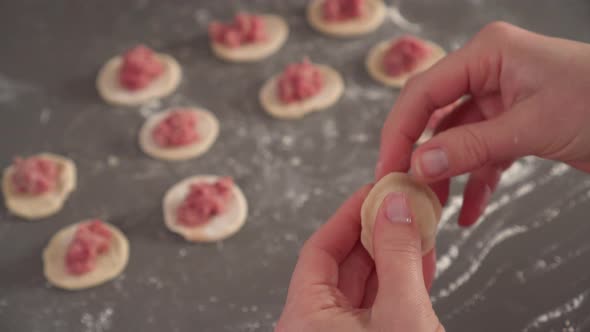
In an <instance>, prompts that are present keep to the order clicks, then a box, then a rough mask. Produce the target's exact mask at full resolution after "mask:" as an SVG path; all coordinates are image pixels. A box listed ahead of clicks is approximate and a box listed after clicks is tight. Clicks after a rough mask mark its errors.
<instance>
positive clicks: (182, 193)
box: [163, 175, 248, 242]
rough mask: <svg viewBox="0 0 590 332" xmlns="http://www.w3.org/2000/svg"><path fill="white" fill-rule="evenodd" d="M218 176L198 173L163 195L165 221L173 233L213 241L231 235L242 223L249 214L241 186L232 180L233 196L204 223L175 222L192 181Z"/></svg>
mask: <svg viewBox="0 0 590 332" xmlns="http://www.w3.org/2000/svg"><path fill="white" fill-rule="evenodd" d="M218 179H219V177H218V176H213V175H198V176H193V177H190V178H187V179H184V180H182V181H181V182H179V183H177V184H175V185H174V186H173V187H172V188H170V189H169V190H168V191H167V192H166V195H164V202H163V209H164V223H165V224H166V227H168V229H169V230H170V231H172V232H174V233H178V234H179V235H181V236H182V237H184V238H185V239H186V240H187V241H190V242H215V241H220V240H223V239H225V238H228V237H230V236H232V235H234V234H235V233H236V232H237V231H239V230H240V228H242V226H244V223H245V222H246V216H247V215H248V203H247V202H246V198H245V197H244V194H243V193H242V190H241V189H240V188H239V187H238V186H237V185H236V184H235V183H234V184H233V186H232V191H233V192H232V198H231V200H230V201H229V202H228V205H227V210H226V211H225V212H223V213H222V214H219V215H217V216H215V217H213V218H211V220H209V221H208V222H207V223H206V224H204V225H203V226H196V227H185V226H183V225H181V224H179V223H178V222H177V218H176V211H177V210H178V207H179V206H180V204H182V202H183V201H184V199H185V197H186V196H187V195H188V193H189V191H190V186H191V184H193V183H199V182H201V183H202V182H206V183H213V182H215V181H217V180H218Z"/></svg>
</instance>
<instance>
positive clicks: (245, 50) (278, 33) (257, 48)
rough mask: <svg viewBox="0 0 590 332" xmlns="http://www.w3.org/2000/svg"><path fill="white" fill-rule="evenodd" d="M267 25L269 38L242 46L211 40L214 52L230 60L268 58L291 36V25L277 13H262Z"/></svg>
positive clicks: (242, 60)
mask: <svg viewBox="0 0 590 332" xmlns="http://www.w3.org/2000/svg"><path fill="white" fill-rule="evenodd" d="M260 16H261V17H262V19H263V20H264V23H265V26H266V34H267V38H268V39H267V40H265V41H263V42H258V43H252V44H245V45H242V46H240V47H227V46H224V45H223V44H220V43H216V42H214V41H213V40H211V49H212V50H213V53H214V54H215V55H216V56H218V57H219V58H221V59H224V60H226V61H230V62H254V61H259V60H262V59H264V58H267V57H269V56H271V55H272V54H274V53H275V52H277V51H278V50H279V49H280V48H281V47H282V46H283V44H285V41H287V37H288V36H289V26H288V25H287V22H285V20H284V19H283V18H282V17H280V16H277V15H260Z"/></svg>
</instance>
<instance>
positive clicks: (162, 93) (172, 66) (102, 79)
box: [96, 53, 182, 106]
mask: <svg viewBox="0 0 590 332" xmlns="http://www.w3.org/2000/svg"><path fill="white" fill-rule="evenodd" d="M156 56H157V57H158V59H159V60H160V61H161V62H162V63H163V64H164V67H165V69H164V72H163V73H162V74H161V75H160V76H159V77H158V78H156V79H155V80H154V81H152V82H151V83H150V84H149V85H148V86H146V87H145V88H143V89H141V90H137V91H129V90H127V89H125V88H124V87H123V86H121V84H120V83H119V69H120V68H121V63H122V61H123V58H122V57H121V56H116V57H114V58H112V59H110V60H109V61H108V62H107V63H106V64H105V65H104V66H103V67H102V68H101V69H100V71H99V73H98V77H97V79H96V88H97V89H98V93H99V94H100V96H101V97H102V98H103V99H104V100H105V101H107V102H108V103H110V104H113V105H122V106H137V105H141V104H144V103H147V102H149V101H151V100H154V99H159V98H163V97H166V96H168V95H170V94H171V93H172V92H174V90H176V88H177V87H178V84H180V80H181V79H182V71H181V69H180V65H179V64H178V62H176V60H175V59H174V58H173V57H171V56H169V55H166V54H160V53H158V54H156Z"/></svg>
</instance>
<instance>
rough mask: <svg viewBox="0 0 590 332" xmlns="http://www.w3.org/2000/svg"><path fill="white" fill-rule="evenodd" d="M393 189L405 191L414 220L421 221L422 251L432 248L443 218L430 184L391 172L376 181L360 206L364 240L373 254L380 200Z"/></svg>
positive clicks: (362, 238) (364, 243)
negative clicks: (374, 231) (374, 228)
mask: <svg viewBox="0 0 590 332" xmlns="http://www.w3.org/2000/svg"><path fill="white" fill-rule="evenodd" d="M391 192H402V193H405V194H406V195H407V198H408V201H409V203H410V206H411V209H412V213H413V217H414V218H413V220H414V221H415V222H416V223H417V224H418V228H419V230H420V236H421V238H422V254H426V253H428V252H429V251H430V250H431V249H432V248H433V247H434V242H435V237H436V232H437V227H438V222H439V220H440V214H441V209H442V208H441V205H440V202H439V201H438V197H437V196H436V194H435V193H434V192H433V191H432V190H431V189H430V187H428V186H427V185H424V184H421V183H418V182H416V181H414V180H413V179H412V177H411V176H409V175H408V174H405V173H391V174H388V175H387V176H385V177H383V178H382V179H381V180H380V181H379V182H377V183H376V184H375V186H374V187H373V189H371V191H370V192H369V194H368V195H367V198H365V201H364V203H363V206H362V208H361V220H362V230H361V243H362V244H363V246H364V247H365V249H367V251H368V252H369V254H370V255H371V257H374V256H373V226H374V225H375V218H376V217H377V212H378V211H379V208H380V206H381V203H382V202H383V200H384V199H385V196H387V195H388V194H389V193H391Z"/></svg>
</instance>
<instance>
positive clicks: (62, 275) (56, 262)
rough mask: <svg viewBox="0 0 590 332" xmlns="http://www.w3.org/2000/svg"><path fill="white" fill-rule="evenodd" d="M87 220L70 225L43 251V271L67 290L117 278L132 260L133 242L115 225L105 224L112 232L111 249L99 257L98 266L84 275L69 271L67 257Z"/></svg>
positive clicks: (88, 286)
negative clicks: (130, 247)
mask: <svg viewBox="0 0 590 332" xmlns="http://www.w3.org/2000/svg"><path fill="white" fill-rule="evenodd" d="M88 221H89V220H85V221H82V222H79V223H76V224H73V225H69V226H67V227H65V228H63V229H61V230H60V231H59V232H57V233H56V234H55V235H54V236H53V237H52V238H51V240H49V243H48V244H47V247H45V250H43V271H44V273H45V278H47V280H48V281H49V282H50V283H51V284H53V285H54V286H56V287H59V288H63V289H67V290H80V289H85V288H90V287H94V286H98V285H100V284H103V283H105V282H107V281H109V280H112V279H114V278H115V277H117V276H118V275H119V274H121V272H123V270H124V269H125V266H127V262H128V261H129V241H128V240H127V237H125V235H124V234H123V233H122V232H121V231H120V230H119V229H118V228H117V227H115V226H113V225H111V224H108V223H105V225H106V227H107V228H108V229H109V230H110V231H111V232H112V234H113V238H112V240H111V247H110V248H109V251H107V252H106V253H104V254H101V255H99V256H98V257H97V259H96V266H95V268H94V269H93V270H92V271H90V272H88V273H85V274H82V275H79V276H77V275H72V274H69V273H68V271H67V268H66V265H65V257H66V253H67V250H68V246H69V245H70V242H71V241H72V239H73V238H74V235H75V234H76V229H77V227H78V226H79V225H80V224H81V223H84V222H88Z"/></svg>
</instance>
